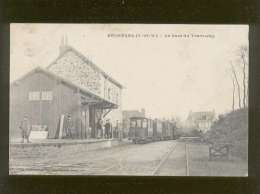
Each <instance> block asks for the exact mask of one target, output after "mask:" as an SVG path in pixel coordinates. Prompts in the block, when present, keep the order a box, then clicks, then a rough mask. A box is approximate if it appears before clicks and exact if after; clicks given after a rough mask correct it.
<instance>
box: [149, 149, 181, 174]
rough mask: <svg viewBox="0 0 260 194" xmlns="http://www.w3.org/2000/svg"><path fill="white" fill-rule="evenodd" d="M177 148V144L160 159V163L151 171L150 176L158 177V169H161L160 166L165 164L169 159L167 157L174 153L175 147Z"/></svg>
mask: <svg viewBox="0 0 260 194" xmlns="http://www.w3.org/2000/svg"><path fill="white" fill-rule="evenodd" d="M176 146H177V144H175V145H173V146H172V147H171V148H170V150H169V151H168V152H167V153H166V154H165V155H164V156H163V157H162V159H161V161H160V162H159V164H158V165H157V166H156V167H155V169H154V170H153V171H152V173H151V175H152V176H155V175H158V173H159V172H160V168H161V167H162V165H163V164H164V163H165V162H166V160H167V159H168V158H169V156H170V155H171V154H172V152H173V151H174V149H175V147H176Z"/></svg>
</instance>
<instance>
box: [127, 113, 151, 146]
mask: <svg viewBox="0 0 260 194" xmlns="http://www.w3.org/2000/svg"><path fill="white" fill-rule="evenodd" d="M153 135H154V134H153V122H152V120H151V119H148V118H145V117H132V118H130V130H129V138H130V139H131V140H132V141H133V143H146V142H149V141H152V140H153Z"/></svg>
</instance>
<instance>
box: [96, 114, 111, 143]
mask: <svg viewBox="0 0 260 194" xmlns="http://www.w3.org/2000/svg"><path fill="white" fill-rule="evenodd" d="M97 137H99V138H102V137H104V138H105V139H110V138H112V123H111V122H110V120H109V119H107V120H106V123H105V124H104V125H103V121H102V120H101V119H99V120H98V122H97Z"/></svg>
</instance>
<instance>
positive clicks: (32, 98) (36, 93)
mask: <svg viewBox="0 0 260 194" xmlns="http://www.w3.org/2000/svg"><path fill="white" fill-rule="evenodd" d="M29 100H30V101H36V100H40V92H39V91H33V92H29Z"/></svg>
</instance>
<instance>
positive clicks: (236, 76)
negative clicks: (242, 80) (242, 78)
mask: <svg viewBox="0 0 260 194" xmlns="http://www.w3.org/2000/svg"><path fill="white" fill-rule="evenodd" d="M230 65H231V70H232V73H233V76H234V79H235V82H236V85H237V92H238V107H239V108H240V109H241V94H240V84H239V81H238V75H237V72H236V70H235V67H234V65H233V63H232V61H230Z"/></svg>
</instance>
